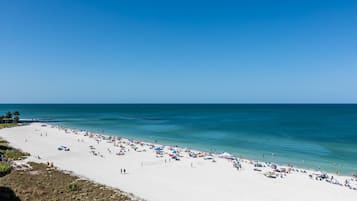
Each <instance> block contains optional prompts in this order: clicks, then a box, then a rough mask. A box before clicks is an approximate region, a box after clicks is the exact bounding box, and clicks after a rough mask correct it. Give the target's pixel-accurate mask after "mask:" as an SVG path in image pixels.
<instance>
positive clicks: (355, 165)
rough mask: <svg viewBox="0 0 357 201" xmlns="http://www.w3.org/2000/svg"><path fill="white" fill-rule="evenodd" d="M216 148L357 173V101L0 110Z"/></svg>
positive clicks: (32, 106)
mask: <svg viewBox="0 0 357 201" xmlns="http://www.w3.org/2000/svg"><path fill="white" fill-rule="evenodd" d="M15 110H17V111H19V112H20V113H21V118H29V119H32V118H34V119H40V120H46V121H51V122H52V123H53V124H58V125H62V126H65V127H70V128H78V129H86V130H91V131H96V132H99V133H104V134H108V135H118V136H123V137H127V138H132V139H139V140H144V141H149V142H157V143H161V144H166V145H178V146H182V147H187V148H193V149H198V150H203V151H212V152H223V151H226V152H230V153H232V154H235V155H237V156H241V157H245V158H250V159H255V160H261V161H272V162H276V163H280V164H293V165H296V166H298V167H304V168H312V169H321V170H323V171H328V172H334V173H335V172H336V171H339V172H340V173H342V174H346V175H351V174H352V173H355V172H357V105H355V104H0V114H2V113H5V112H7V111H15Z"/></svg>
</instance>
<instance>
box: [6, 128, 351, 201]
mask: <svg viewBox="0 0 357 201" xmlns="http://www.w3.org/2000/svg"><path fill="white" fill-rule="evenodd" d="M41 125H42V124H41V123H33V124H30V125H26V126H20V127H14V128H7V129H1V130H0V136H1V137H3V138H4V139H6V140H7V141H9V142H10V144H11V145H12V146H14V147H17V148H20V149H22V150H23V151H26V152H29V153H31V155H32V156H31V157H30V158H29V160H32V161H37V162H47V161H49V162H53V163H54V165H55V166H57V167H59V168H60V169H63V170H67V171H72V172H74V173H75V174H78V175H80V176H83V177H86V178H88V179H91V180H93V181H96V182H98V183H102V184H105V185H108V186H111V187H114V188H119V189H121V190H124V191H126V192H129V193H133V194H134V195H137V196H139V197H142V198H144V199H147V200H155V201H161V200H162V201H166V200H173V201H176V200H177V201H179V200H180V201H181V200H192V201H200V200H205V201H207V200H224V201H229V200H232V201H233V200H243V201H244V200H247V201H248V200H275V201H279V200H281V201H283V200H284V201H286V200H292V201H300V200H304V201H309V200H311V201H312V200H314V201H315V200H326V201H329V200H331V201H332V200H346V201H348V200H355V198H356V196H357V191H354V190H351V189H348V188H347V187H343V186H339V185H333V184H330V183H328V182H326V181H316V180H313V179H310V178H309V176H308V174H309V171H308V173H300V172H291V173H289V174H287V176H286V177H284V178H277V179H271V178H267V177H265V176H264V175H263V174H262V173H263V172H266V171H270V168H267V167H266V168H261V169H262V170H263V171H262V172H256V171H254V170H253V169H254V166H253V165H251V164H249V163H248V161H245V160H244V161H245V162H242V163H241V164H242V169H241V170H239V171H237V170H236V169H235V168H233V167H232V162H231V161H229V160H227V159H222V158H219V157H217V156H214V159H215V161H216V162H215V163H213V162H212V161H211V160H204V159H203V158H191V157H189V156H188V153H187V152H184V150H182V152H181V155H182V156H183V157H180V159H181V160H180V161H175V160H172V159H170V157H169V156H168V154H164V156H163V157H162V158H158V157H157V156H156V154H155V151H154V150H153V149H150V147H149V145H150V143H143V144H144V145H140V144H134V145H133V143H131V142H129V141H128V140H126V139H123V140H120V142H119V141H117V142H112V143H108V142H107V140H100V139H101V137H100V136H96V135H93V136H92V137H89V136H85V135H84V132H82V133H77V134H75V133H74V132H73V131H72V130H68V131H67V133H66V132H65V131H64V130H63V129H59V128H55V127H52V126H50V125H47V126H46V127H43V126H41ZM46 134H47V136H46ZM41 135H42V136H41ZM96 139H99V142H97V141H96ZM114 144H116V145H118V146H114ZM130 144H131V145H133V146H130ZM60 145H65V146H68V147H69V148H70V149H71V150H70V151H68V152H65V151H59V150H57V148H58V147H59V146H60ZM90 145H92V146H94V147H95V150H94V151H95V152H96V153H98V152H99V154H97V156H94V155H93V153H91V152H90V151H91V149H90V148H89V146H90ZM120 145H121V146H122V147H123V148H120ZM134 147H138V149H139V150H141V152H137V151H135V150H134V149H133V148H134ZM108 149H109V150H110V152H111V153H110V152H109V151H108ZM121 149H123V150H126V151H125V155H120V156H118V155H116V153H118V152H120V150H121ZM128 149H129V150H130V151H127V150H128ZM143 150H146V151H143ZM164 152H167V153H169V152H171V151H170V150H169V147H167V146H166V147H165V149H164ZM100 155H103V158H102V157H100ZM36 156H40V158H41V159H38V158H36ZM165 161H166V162H165ZM123 168H125V169H126V170H127V174H125V175H124V174H121V172H120V169H123ZM334 177H335V178H337V179H339V180H341V181H343V180H344V179H346V178H347V177H342V176H337V175H334Z"/></svg>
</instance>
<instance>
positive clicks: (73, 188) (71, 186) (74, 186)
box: [67, 183, 79, 191]
mask: <svg viewBox="0 0 357 201" xmlns="http://www.w3.org/2000/svg"><path fill="white" fill-rule="evenodd" d="M67 188H68V190H69V191H79V186H78V184H76V183H72V184H69V185H68V187H67Z"/></svg>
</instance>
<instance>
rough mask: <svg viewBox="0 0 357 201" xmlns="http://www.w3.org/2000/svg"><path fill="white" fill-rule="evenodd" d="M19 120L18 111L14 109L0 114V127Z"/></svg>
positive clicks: (10, 124)
mask: <svg viewBox="0 0 357 201" xmlns="http://www.w3.org/2000/svg"><path fill="white" fill-rule="evenodd" d="M19 120H20V112H18V111H15V112H13V113H11V112H7V113H6V114H5V115H2V116H0V128H1V127H9V126H13V124H15V125H16V124H17V123H18V122H19Z"/></svg>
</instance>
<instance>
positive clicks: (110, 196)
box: [0, 138, 131, 201]
mask: <svg viewBox="0 0 357 201" xmlns="http://www.w3.org/2000/svg"><path fill="white" fill-rule="evenodd" d="M0 152H2V153H3V154H4V156H5V157H6V158H7V159H11V160H15V159H16V160H18V159H23V158H25V157H26V156H28V154H27V153H24V152H22V151H21V150H18V149H15V148H12V147H10V146H9V143H8V142H7V141H5V140H3V139H1V138H0ZM29 165H30V166H31V167H32V169H30V170H13V171H11V172H10V171H6V174H3V175H1V176H2V177H0V200H8V201H19V200H28V201H31V200H34V201H42V200H43V201H45V200H46V201H62V200H88V201H89V200H98V201H102V200H103V201H104V200H105V201H114V200H116V201H124V200H131V198H129V197H128V196H127V195H126V194H125V193H123V192H120V191H118V190H114V189H111V188H108V187H106V186H103V185H99V184H95V183H93V182H91V181H88V180H83V179H80V178H79V177H76V176H73V175H71V174H68V173H65V172H63V171H59V170H56V169H54V168H48V166H47V165H46V164H41V163H34V162H30V163H29ZM0 169H4V170H5V169H9V164H8V163H6V162H0Z"/></svg>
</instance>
